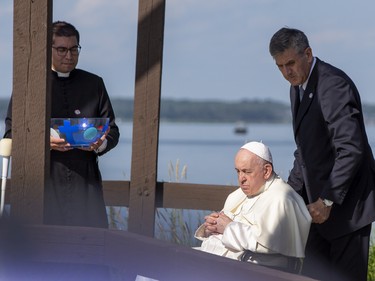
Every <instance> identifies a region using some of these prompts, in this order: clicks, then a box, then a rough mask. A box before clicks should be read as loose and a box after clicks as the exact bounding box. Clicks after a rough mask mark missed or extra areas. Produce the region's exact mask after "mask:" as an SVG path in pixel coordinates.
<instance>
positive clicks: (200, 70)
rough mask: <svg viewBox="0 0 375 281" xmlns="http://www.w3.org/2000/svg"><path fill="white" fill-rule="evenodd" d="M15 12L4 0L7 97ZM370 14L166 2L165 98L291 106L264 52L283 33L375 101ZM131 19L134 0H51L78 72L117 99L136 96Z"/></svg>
mask: <svg viewBox="0 0 375 281" xmlns="http://www.w3.org/2000/svg"><path fill="white" fill-rule="evenodd" d="M12 9H13V1H9V0H0V50H1V51H0V98H4V97H10V93H11V90H12V40H13V39H12V30H13V10H12ZM374 11H375V1H373V0H361V1H355V0H342V1H337V0H316V1H314V2H311V1H304V0H283V1H280V0H204V1H202V0H166V18H165V32H164V51H163V74H162V98H173V99H178V100H182V99H193V100H223V101H233V102H237V101H241V100H244V99H258V100H276V101H280V102H285V103H289V83H288V82H287V81H286V80H284V78H283V77H282V75H281V73H280V72H279V70H278V69H277V67H276V65H275V62H274V61H273V59H272V57H271V56H270V55H269V52H268V45H269V40H270V38H271V37H272V35H273V34H274V33H275V32H276V31H277V30H278V29H280V28H281V27H285V26H289V27H293V28H298V29H301V30H303V31H304V32H305V34H306V35H307V36H308V38H309V40H310V45H311V47H312V50H313V54H314V55H315V56H317V57H319V58H320V59H321V60H323V61H326V62H328V63H331V64H333V65H335V66H337V67H339V68H341V69H342V70H344V71H345V72H346V73H347V74H348V75H349V76H350V77H351V78H352V79H353V81H354V82H355V83H356V85H357V88H358V89H359V91H360V94H361V98H362V101H363V103H368V104H375V95H374V94H373V92H372V91H373V87H372V84H371V83H372V82H373V81H374V79H375V56H374V55H373V54H374V52H375V19H374ZM137 18H138V1H137V0H111V1H107V0H55V1H53V20H54V21H55V20H65V21H68V22H70V23H72V24H73V25H75V27H76V28H77V29H78V30H79V32H80V35H81V42H80V43H81V46H82V50H81V54H80V59H79V63H78V66H77V67H78V68H82V69H85V70H87V71H90V72H93V73H95V74H97V75H99V76H101V77H103V79H104V81H105V84H106V87H107V90H108V92H109V94H110V96H111V97H113V98H114V97H116V98H117V97H123V98H132V97H133V96H134V83H135V82H134V81H135V57H136V40H137Z"/></svg>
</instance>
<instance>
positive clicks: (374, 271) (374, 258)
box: [367, 241, 375, 281]
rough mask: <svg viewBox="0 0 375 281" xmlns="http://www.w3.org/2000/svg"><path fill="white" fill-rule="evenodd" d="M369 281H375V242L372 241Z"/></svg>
mask: <svg viewBox="0 0 375 281" xmlns="http://www.w3.org/2000/svg"><path fill="white" fill-rule="evenodd" d="M367 281H375V246H374V241H371V245H370V253H369V259H368V272H367Z"/></svg>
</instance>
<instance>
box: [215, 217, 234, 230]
mask: <svg viewBox="0 0 375 281" xmlns="http://www.w3.org/2000/svg"><path fill="white" fill-rule="evenodd" d="M231 222H232V220H231V219H230V218H229V217H228V216H227V215H225V214H224V213H223V212H220V214H219V218H218V219H217V220H216V229H217V232H219V233H224V230H225V228H226V227H227V225H228V224H229V223H231Z"/></svg>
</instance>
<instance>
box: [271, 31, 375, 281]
mask: <svg viewBox="0 0 375 281" xmlns="http://www.w3.org/2000/svg"><path fill="white" fill-rule="evenodd" d="M269 51H270V54H271V56H272V57H273V59H274V60H275V62H276V65H277V67H278V68H279V70H280V71H281V73H282V75H283V76H284V78H285V79H286V80H288V81H289V82H290V84H291V87H290V101H291V109H292V115H293V129H294V138H295V142H296V146H297V149H296V151H295V161H294V166H293V169H292V171H291V173H290V175H289V179H288V183H289V184H290V185H291V186H292V187H293V188H294V189H295V190H296V191H297V192H299V193H300V194H301V195H302V196H303V198H304V200H305V202H306V204H307V207H308V210H309V212H310V215H311V217H312V226H311V230H310V234H309V238H308V241H307V245H306V259H305V264H304V268H303V274H305V275H308V276H310V277H313V278H317V279H321V280H330V281H333V280H335V281H336V280H340V281H341V280H356V281H359V280H363V281H365V280H367V267H368V253H369V243H370V233H371V223H372V222H373V221H374V220H375V190H374V189H375V183H374V170H375V168H374V159H373V155H372V151H371V148H370V145H369V143H368V140H367V135H366V131H365V125H364V121H363V114H362V106H361V100H360V96H359V93H358V90H357V88H356V86H355V85H354V83H353V81H352V80H351V79H350V78H349V77H348V76H347V75H346V74H345V73H344V72H343V71H341V70H340V69H337V68H336V67H334V66H332V65H330V64H327V63H325V62H323V61H321V60H319V59H318V58H317V57H314V56H313V53H312V49H311V48H310V45H309V41H308V39H307V37H306V35H305V34H304V33H303V32H302V31H300V30H297V29H291V28H282V29H280V30H279V31H277V32H276V33H275V34H274V35H273V37H272V39H271V41H270V45H269Z"/></svg>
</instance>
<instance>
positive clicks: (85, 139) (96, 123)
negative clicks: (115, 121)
mask: <svg viewBox="0 0 375 281" xmlns="http://www.w3.org/2000/svg"><path fill="white" fill-rule="evenodd" d="M108 126H109V118H51V136H52V137H55V138H62V139H64V140H65V141H66V142H67V143H69V144H70V146H72V147H88V146H90V144H91V143H93V142H96V141H97V140H98V139H100V138H101V137H102V136H103V135H104V133H105V132H106V131H107V129H108Z"/></svg>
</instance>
